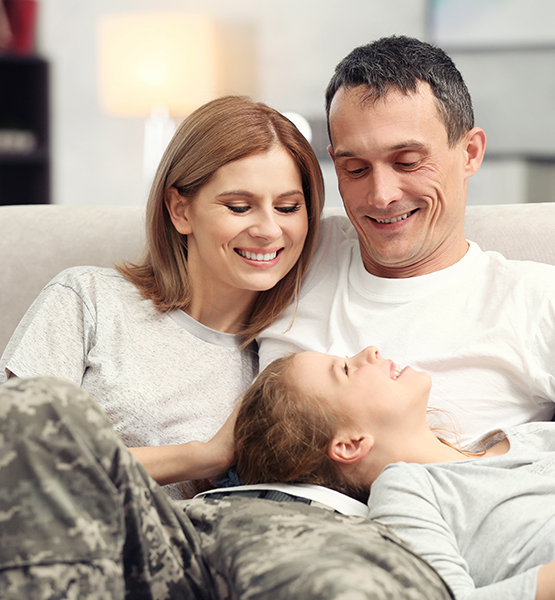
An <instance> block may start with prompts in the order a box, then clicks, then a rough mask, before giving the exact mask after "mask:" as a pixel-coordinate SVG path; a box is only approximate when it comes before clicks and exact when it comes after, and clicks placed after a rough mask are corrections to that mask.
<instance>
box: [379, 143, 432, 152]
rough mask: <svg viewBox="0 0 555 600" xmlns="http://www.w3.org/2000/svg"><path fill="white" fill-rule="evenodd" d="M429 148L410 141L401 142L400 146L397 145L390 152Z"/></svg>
mask: <svg viewBox="0 0 555 600" xmlns="http://www.w3.org/2000/svg"><path fill="white" fill-rule="evenodd" d="M427 147H428V146H427V145H426V144H424V143H422V142H419V141H418V140H408V141H406V142H401V143H400V144H395V146H391V148H389V150H390V151H391V152H395V151H397V150H408V149H411V150H413V149H414V150H421V149H423V148H427Z"/></svg>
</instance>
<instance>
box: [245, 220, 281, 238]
mask: <svg viewBox="0 0 555 600" xmlns="http://www.w3.org/2000/svg"><path fill="white" fill-rule="evenodd" d="M250 234H251V235H252V236H253V237H258V238H263V239H265V240H275V239H277V238H278V237H280V236H281V227H280V225H279V224H278V222H277V220H276V217H275V216H274V215H269V214H264V215H259V216H258V218H257V220H256V223H254V224H253V225H252V226H251V228H250Z"/></svg>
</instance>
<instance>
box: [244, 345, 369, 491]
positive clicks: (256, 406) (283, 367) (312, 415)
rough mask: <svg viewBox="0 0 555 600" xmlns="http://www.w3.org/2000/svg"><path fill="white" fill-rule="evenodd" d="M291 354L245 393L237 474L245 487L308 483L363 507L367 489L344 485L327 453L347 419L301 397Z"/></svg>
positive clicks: (319, 402) (325, 405) (324, 404)
mask: <svg viewBox="0 0 555 600" xmlns="http://www.w3.org/2000/svg"><path fill="white" fill-rule="evenodd" d="M294 357H295V355H294V354H291V355H289V356H285V357H283V358H278V359H277V360H275V361H274V362H273V363H272V364H270V365H269V366H268V367H266V369H264V371H262V373H261V374H260V375H259V376H258V377H257V379H256V380H255V381H254V382H253V383H252V384H251V385H250V386H249V388H247V390H246V391H245V393H244V395H243V397H242V400H241V406H240V409H239V413H238V415H237V421H236V423H235V433H234V441H235V458H236V462H237V472H238V474H239V476H240V477H241V479H242V480H243V482H244V483H246V484H250V483H311V484H316V485H322V486H325V487H328V488H332V489H335V490H337V491H339V492H342V493H344V494H348V495H350V496H352V497H354V498H356V499H358V500H361V501H362V502H365V501H366V500H367V499H368V489H362V488H360V487H359V486H357V485H355V484H354V483H353V482H351V481H349V480H348V479H347V477H346V476H345V475H344V474H343V472H342V471H341V469H340V468H339V467H338V466H337V463H336V462H335V461H334V460H333V459H332V458H331V457H330V456H329V454H328V449H329V446H330V444H331V442H332V441H333V439H334V436H335V435H336V434H337V432H338V431H339V430H340V429H341V428H342V427H344V426H348V425H349V424H350V423H351V420H350V418H349V417H348V416H346V415H345V414H344V413H343V412H341V411H340V410H339V409H336V408H335V407H333V406H332V405H331V404H330V403H328V402H326V401H325V400H320V399H318V398H317V397H316V396H314V395H310V394H307V393H304V392H302V391H301V390H300V389H299V388H298V387H297V386H296V385H295V383H294V381H293V378H292V377H291V376H290V375H289V370H290V366H291V363H292V361H293V359H294Z"/></svg>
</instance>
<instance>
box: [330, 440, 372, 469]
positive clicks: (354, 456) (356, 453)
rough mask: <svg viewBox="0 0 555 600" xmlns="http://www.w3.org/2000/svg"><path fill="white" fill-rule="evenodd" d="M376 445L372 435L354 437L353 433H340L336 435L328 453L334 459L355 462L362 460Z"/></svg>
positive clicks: (342, 461) (344, 462) (345, 462)
mask: <svg viewBox="0 0 555 600" xmlns="http://www.w3.org/2000/svg"><path fill="white" fill-rule="evenodd" d="M373 446H374V438H373V437H372V436H371V435H364V436H360V437H353V436H352V435H347V434H340V435H338V436H336V437H335V438H334V439H333V441H332V442H331V444H330V445H329V448H328V454H329V456H330V458H331V459H332V460H335V461H336V462H340V463H343V464H355V463H357V462H359V461H361V460H362V459H363V458H364V457H365V456H366V455H367V454H368V453H369V452H370V450H372V447H373Z"/></svg>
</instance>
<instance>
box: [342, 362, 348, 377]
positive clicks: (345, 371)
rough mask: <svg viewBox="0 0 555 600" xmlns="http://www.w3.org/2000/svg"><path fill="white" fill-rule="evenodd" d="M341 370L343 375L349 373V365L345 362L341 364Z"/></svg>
mask: <svg viewBox="0 0 555 600" xmlns="http://www.w3.org/2000/svg"><path fill="white" fill-rule="evenodd" d="M343 371H344V373H345V375H348V374H349V365H348V364H347V363H345V364H344V365H343Z"/></svg>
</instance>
